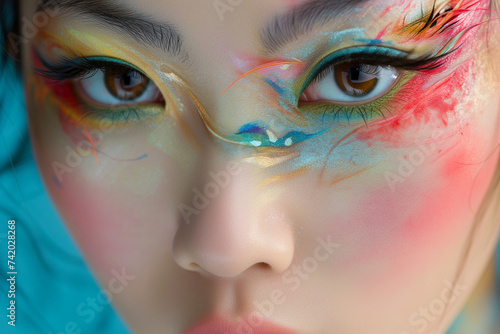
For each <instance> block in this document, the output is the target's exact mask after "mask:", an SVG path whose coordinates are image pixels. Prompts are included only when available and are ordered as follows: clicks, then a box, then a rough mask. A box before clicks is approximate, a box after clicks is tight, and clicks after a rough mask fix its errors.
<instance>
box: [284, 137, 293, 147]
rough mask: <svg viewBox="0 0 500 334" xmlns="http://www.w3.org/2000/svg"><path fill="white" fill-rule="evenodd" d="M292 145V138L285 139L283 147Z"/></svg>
mask: <svg viewBox="0 0 500 334" xmlns="http://www.w3.org/2000/svg"><path fill="white" fill-rule="evenodd" d="M292 144H293V140H292V138H287V139H286V140H285V146H292Z"/></svg>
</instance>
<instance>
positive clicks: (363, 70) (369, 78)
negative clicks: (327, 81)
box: [334, 63, 378, 97]
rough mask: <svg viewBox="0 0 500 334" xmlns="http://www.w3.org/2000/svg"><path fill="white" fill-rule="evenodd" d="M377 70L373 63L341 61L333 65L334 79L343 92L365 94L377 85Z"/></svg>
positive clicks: (354, 94)
mask: <svg viewBox="0 0 500 334" xmlns="http://www.w3.org/2000/svg"><path fill="white" fill-rule="evenodd" d="M374 70H375V71H374ZM377 70H378V66H374V65H365V64H359V63H341V64H338V65H336V66H335V71H334V72H335V74H334V75H335V81H336V83H337V85H338V86H339V87H340V89H341V90H342V91H344V93H346V94H348V95H351V96H356V97H359V96H365V95H368V94H369V93H370V92H371V91H373V89H375V87H376V86H377V83H378V78H377V72H378V71H377Z"/></svg>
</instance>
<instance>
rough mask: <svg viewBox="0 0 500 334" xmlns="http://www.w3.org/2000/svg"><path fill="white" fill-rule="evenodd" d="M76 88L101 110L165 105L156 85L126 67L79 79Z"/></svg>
mask: <svg viewBox="0 0 500 334" xmlns="http://www.w3.org/2000/svg"><path fill="white" fill-rule="evenodd" d="M75 83H76V89H77V91H78V92H79V93H80V95H81V96H82V98H84V99H86V100H87V102H88V103H89V104H92V105H97V106H100V107H105V106H129V105H137V104H159V103H163V102H164V100H163V96H162V95H161V93H160V91H159V89H158V88H157V87H156V85H155V84H154V83H153V82H152V81H151V80H150V79H149V78H148V77H147V76H145V75H144V74H142V73H141V72H139V71H137V70H135V69H132V68H127V67H125V66H119V67H117V66H113V67H112V68H109V69H106V68H104V69H97V70H96V71H95V73H94V74H93V75H91V76H87V77H85V78H81V79H77V80H76V82H75Z"/></svg>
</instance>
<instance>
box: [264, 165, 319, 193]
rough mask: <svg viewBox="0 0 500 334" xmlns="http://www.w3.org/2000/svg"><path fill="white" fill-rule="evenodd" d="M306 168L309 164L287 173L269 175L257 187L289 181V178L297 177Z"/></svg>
mask: <svg viewBox="0 0 500 334" xmlns="http://www.w3.org/2000/svg"><path fill="white" fill-rule="evenodd" d="M308 169H309V166H304V167H302V168H300V169H298V170H296V171H293V172H291V173H288V174H283V175H276V176H273V177H270V178H268V179H266V180H264V181H262V182H261V183H260V184H259V188H264V187H267V186H268V185H270V184H272V183H276V182H283V181H289V180H291V179H294V178H297V177H299V176H301V175H303V174H304V173H305V172H306V171H307V170H308Z"/></svg>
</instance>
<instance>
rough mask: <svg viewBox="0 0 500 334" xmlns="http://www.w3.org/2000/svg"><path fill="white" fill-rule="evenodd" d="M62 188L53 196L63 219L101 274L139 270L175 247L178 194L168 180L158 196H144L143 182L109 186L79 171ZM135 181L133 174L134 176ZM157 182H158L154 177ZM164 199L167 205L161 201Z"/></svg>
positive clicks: (160, 185) (55, 189) (54, 189)
mask: <svg viewBox="0 0 500 334" xmlns="http://www.w3.org/2000/svg"><path fill="white" fill-rule="evenodd" d="M73 173H74V175H73V176H72V177H71V178H68V179H67V180H65V182H64V183H63V184H62V189H61V188H59V187H55V186H53V185H51V186H50V187H49V188H50V191H51V195H52V198H53V200H54V202H55V203H56V205H57V207H58V209H59V211H60V212H61V214H62V216H63V219H64V220H65V222H66V223H67V225H68V227H69V229H70V231H71V233H72V235H73V236H74V238H75V239H76V241H77V243H78V244H79V246H80V247H81V249H82V251H83V253H84V254H85V257H86V258H87V259H88V261H89V262H90V263H91V265H92V267H93V268H94V269H96V270H97V271H98V272H100V273H103V272H104V273H109V272H110V271H111V270H112V269H116V268H120V266H124V267H127V268H131V269H137V268H138V267H140V266H141V265H142V263H144V261H143V259H144V257H147V258H151V257H154V256H155V255H154V251H155V249H160V248H161V247H157V246H159V245H161V244H163V245H168V244H170V243H171V236H173V235H174V231H173V230H172V229H174V228H175V226H176V225H175V218H174V216H173V213H174V212H175V210H174V207H175V206H174V204H173V203H174V202H176V201H177V199H175V195H174V194H173V193H172V188H173V187H171V186H170V185H171V184H169V183H168V182H165V181H164V179H163V177H161V178H155V179H156V183H157V184H158V185H157V187H156V189H155V191H154V192H153V193H149V194H148V195H147V196H145V195H144V193H143V191H142V190H141V189H140V190H138V191H133V190H131V186H134V185H135V186H136V187H137V188H141V187H142V185H141V182H140V181H139V180H137V181H132V180H130V179H129V181H127V184H125V183H122V184H118V185H114V186H109V187H108V185H103V184H102V182H96V180H90V179H85V173H81V172H78V171H74V172H73ZM128 174H129V177H130V175H131V174H133V173H128ZM153 178H154V177H153ZM159 199H161V200H159Z"/></svg>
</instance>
